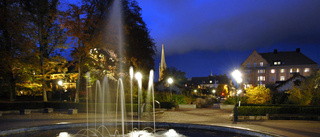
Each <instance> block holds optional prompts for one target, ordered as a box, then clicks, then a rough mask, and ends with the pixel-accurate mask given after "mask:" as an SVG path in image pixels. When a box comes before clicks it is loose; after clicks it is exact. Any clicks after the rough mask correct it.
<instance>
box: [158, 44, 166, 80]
mask: <svg viewBox="0 0 320 137" xmlns="http://www.w3.org/2000/svg"><path fill="white" fill-rule="evenodd" d="M166 69H167V64H166V59H165V57H164V48H163V44H162V52H161V62H160V65H159V81H161V80H163V71H164V70H166Z"/></svg>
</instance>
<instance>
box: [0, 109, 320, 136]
mask: <svg viewBox="0 0 320 137" xmlns="http://www.w3.org/2000/svg"><path fill="white" fill-rule="evenodd" d="M217 106H218V105H217V104H216V105H215V106H212V107H209V108H198V109H177V110H170V111H165V112H164V113H163V114H158V115H157V117H156V122H171V123H189V124H204V125H217V126H226V127H237V128H245V129H251V130H258V131H262V132H268V133H272V134H277V135H280V136H290V137H298V136H299V137H302V136H314V137H315V136H320V121H306V120H264V121H262V120H261V121H239V122H237V123H236V124H235V123H233V122H232V121H231V120H230V119H229V116H230V114H231V113H232V111H231V110H222V109H219V108H218V107H217ZM106 119H108V120H113V119H114V118H113V117H107V118H106ZM92 120H93V118H92V117H90V116H89V121H92ZM108 120H107V121H108ZM86 121H87V114H86V113H78V114H74V115H70V114H67V113H66V112H64V111H60V112H59V111H55V112H53V113H40V112H35V113H32V114H30V115H19V114H4V115H2V116H1V117H0V130H1V131H3V130H8V129H15V128H22V127H34V126H42V125H51V124H71V123H85V122H86Z"/></svg>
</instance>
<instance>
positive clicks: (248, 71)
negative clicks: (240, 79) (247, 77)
mask: <svg viewBox="0 0 320 137" xmlns="http://www.w3.org/2000/svg"><path fill="white" fill-rule="evenodd" d="M251 72H252V70H250V69H247V70H245V71H244V73H246V74H250V73H251Z"/></svg>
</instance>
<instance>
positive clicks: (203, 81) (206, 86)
mask: <svg viewBox="0 0 320 137" xmlns="http://www.w3.org/2000/svg"><path fill="white" fill-rule="evenodd" d="M230 81H231V79H229V78H228V76H227V75H226V74H224V75H210V76H207V77H192V78H190V79H188V80H187V83H186V84H185V87H187V88H188V89H191V90H193V91H196V92H200V94H212V93H211V92H212V90H215V91H216V90H217V89H218V88H219V86H220V87H222V88H223V89H225V90H224V92H221V93H219V94H221V96H226V95H227V94H229V88H230ZM217 92H218V91H217ZM197 94H198V93H197ZM217 95H218V93H217ZM219 96H220V95H219Z"/></svg>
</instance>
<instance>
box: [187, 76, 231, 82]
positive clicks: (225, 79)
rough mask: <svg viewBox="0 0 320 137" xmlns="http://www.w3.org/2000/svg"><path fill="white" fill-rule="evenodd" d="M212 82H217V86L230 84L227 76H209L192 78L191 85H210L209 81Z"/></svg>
mask: <svg viewBox="0 0 320 137" xmlns="http://www.w3.org/2000/svg"><path fill="white" fill-rule="evenodd" d="M210 80H212V83H213V84H214V83H215V80H217V84H228V83H229V78H228V77H227V75H225V74H224V75H214V76H208V77H192V78H191V83H194V84H208V83H209V81H210Z"/></svg>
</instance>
